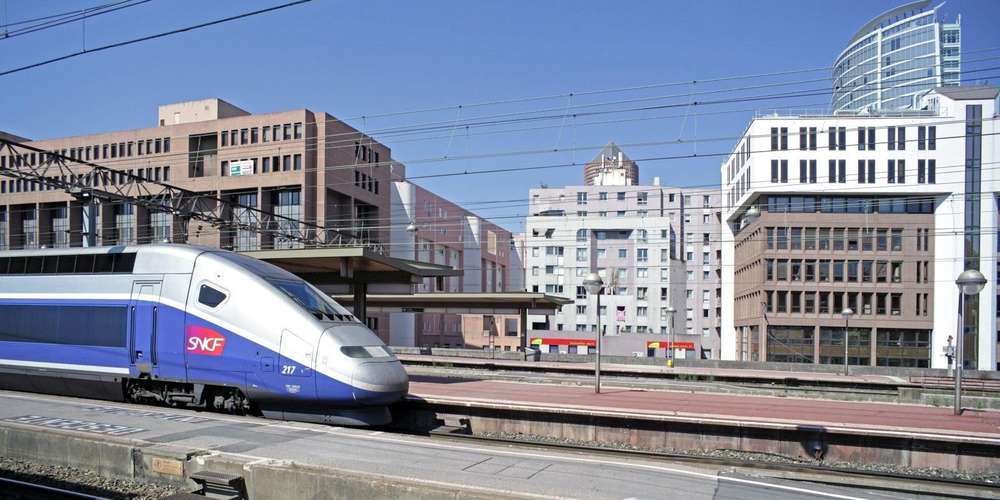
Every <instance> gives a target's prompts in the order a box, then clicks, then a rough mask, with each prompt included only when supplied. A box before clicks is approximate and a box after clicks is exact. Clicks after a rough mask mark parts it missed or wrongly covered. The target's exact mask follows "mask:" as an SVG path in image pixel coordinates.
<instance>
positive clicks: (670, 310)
mask: <svg viewBox="0 0 1000 500" xmlns="http://www.w3.org/2000/svg"><path fill="white" fill-rule="evenodd" d="M675 312H677V309H674V306H670V305H668V306H667V326H668V328H669V330H668V331H669V332H670V340H668V341H667V342H668V344H667V367H668V368H673V367H674V313H675Z"/></svg>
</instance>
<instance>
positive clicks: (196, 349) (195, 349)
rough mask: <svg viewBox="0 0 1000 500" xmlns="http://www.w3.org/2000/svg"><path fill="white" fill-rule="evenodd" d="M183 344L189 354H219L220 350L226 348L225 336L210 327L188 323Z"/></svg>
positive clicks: (220, 353)
mask: <svg viewBox="0 0 1000 500" xmlns="http://www.w3.org/2000/svg"><path fill="white" fill-rule="evenodd" d="M184 346H185V349H186V350H187V352H189V353H191V354H200V355H202V356H221V355H222V350H223V349H225V348H226V337H224V336H222V334H221V333H219V332H217V331H215V330H212V329H211V328H206V327H204V326H198V325H188V327H187V335H186V336H185V338H184Z"/></svg>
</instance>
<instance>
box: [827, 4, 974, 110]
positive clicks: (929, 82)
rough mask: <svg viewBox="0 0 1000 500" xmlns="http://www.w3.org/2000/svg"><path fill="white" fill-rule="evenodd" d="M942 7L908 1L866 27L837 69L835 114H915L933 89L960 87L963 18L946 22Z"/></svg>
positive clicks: (850, 44) (836, 63) (838, 60)
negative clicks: (921, 102) (918, 105)
mask: <svg viewBox="0 0 1000 500" xmlns="http://www.w3.org/2000/svg"><path fill="white" fill-rule="evenodd" d="M941 5H943V4H939V5H937V6H931V1H930V0H920V1H917V2H910V3H907V4H905V5H901V6H899V7H896V8H894V9H891V10H889V11H887V12H884V13H882V14H881V15H879V16H876V17H875V18H874V19H872V20H871V21H869V22H868V23H866V24H865V25H864V26H862V28H861V29H860V30H858V32H857V33H856V34H855V35H854V36H853V37H851V39H850V41H848V42H847V48H845V49H844V50H843V51H842V52H841V53H840V55H838V56H837V58H836V60H835V61H834V64H833V66H834V70H833V102H832V108H833V110H834V112H836V113H856V112H869V113H870V112H875V111H891V110H899V109H914V108H916V107H917V103H918V101H919V99H920V97H921V96H923V95H925V94H927V93H928V92H929V91H930V90H932V89H934V88H937V87H940V86H943V85H958V84H959V83H960V76H959V75H960V72H961V60H962V57H961V48H962V43H961V25H960V19H956V20H955V22H954V23H947V22H945V21H944V20H943V19H941V18H940V16H939V12H940V8H941Z"/></svg>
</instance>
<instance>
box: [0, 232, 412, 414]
mask: <svg viewBox="0 0 1000 500" xmlns="http://www.w3.org/2000/svg"><path fill="white" fill-rule="evenodd" d="M0 387H3V388H8V389H13V390H21V391H31V392H43V393H52V394H62V395H70V396H80V397H94V398H102V399H112V400H124V401H131V402H161V403H167V404H171V405H181V406H188V405H190V406H204V407H208V408H214V409H219V410H226V411H230V412H233V413H239V414H244V413H252V414H257V413H258V412H259V413H261V414H263V415H264V416H266V417H270V418H280V419H287V420H303V421H310V422H323V423H333V424H340V425H381V424H385V423H388V421H389V411H388V408H387V405H388V404H390V403H393V402H395V401H398V400H399V399H401V398H402V397H403V396H404V395H405V394H406V392H407V389H408V387H409V381H408V378H407V376H406V372H405V371H404V369H403V367H402V364H401V363H400V362H399V360H397V359H396V357H395V356H393V354H392V353H391V352H390V351H389V350H388V349H387V348H386V346H385V345H384V344H383V343H382V342H381V341H380V340H379V338H378V337H377V336H376V335H375V334H374V333H372V332H371V330H369V329H368V328H366V327H365V326H364V325H363V324H361V323H359V322H358V320H357V319H356V318H355V317H354V316H352V315H351V313H350V312H348V311H347V310H345V309H344V308H343V307H341V306H340V305H339V304H337V303H336V302H334V301H333V300H332V299H330V298H329V297H328V296H327V295H325V294H323V293H322V292H320V291H319V290H317V289H316V288H315V287H313V286H312V285H310V284H308V283H306V282H304V281H302V280H301V279H299V278H298V277H296V276H294V275H292V274H291V273H288V272H286V271H284V270H282V269H280V268H278V267H275V266H273V265H270V264H267V263H264V262H262V261H259V260H256V259H252V258H249V257H246V256H243V255H239V254H235V253H232V252H227V251H223V250H218V249H210V248H201V247H193V246H187V245H143V246H137V247H103V248H67V249H47V250H45V249H43V250H17V251H6V252H0Z"/></svg>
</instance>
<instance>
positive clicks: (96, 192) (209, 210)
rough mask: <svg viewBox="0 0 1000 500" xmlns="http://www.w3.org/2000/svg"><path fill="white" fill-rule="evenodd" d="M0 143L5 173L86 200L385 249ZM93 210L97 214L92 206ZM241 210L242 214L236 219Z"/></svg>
mask: <svg viewBox="0 0 1000 500" xmlns="http://www.w3.org/2000/svg"><path fill="white" fill-rule="evenodd" d="M0 148H2V149H5V150H6V151H7V152H8V153H9V154H10V155H11V156H10V157H9V158H8V162H7V163H6V164H2V163H0V175H2V176H6V177H9V178H12V179H21V180H23V181H26V182H33V183H36V184H37V185H39V186H46V187H47V188H48V189H58V190H62V191H65V192H67V193H69V194H71V195H73V196H74V197H75V198H77V199H78V200H81V201H83V202H84V203H92V202H93V201H94V200H101V201H107V202H125V203H133V204H135V205H137V206H141V207H143V208H146V209H148V210H151V211H157V212H166V213H170V214H172V215H174V216H176V217H180V218H181V219H182V220H184V221H185V223H186V222H188V221H192V220H195V221H201V222H205V223H207V224H209V225H211V226H212V227H215V228H218V229H220V230H230V231H237V230H245V231H252V232H255V233H258V234H261V235H268V236H271V237H272V238H274V239H275V240H285V241H287V242H290V243H296V244H298V243H301V244H302V245H305V246H314V247H332V246H365V247H370V248H372V249H374V250H375V251H376V252H380V253H382V252H384V249H383V248H382V247H381V246H380V245H378V244H373V243H371V242H370V241H368V240H367V239H366V238H362V237H360V236H358V235H357V234H355V233H353V232H351V231H349V230H345V229H338V228H327V227H323V226H320V225H317V224H313V223H310V222H306V221H302V220H300V219H295V218H291V217H286V216H283V215H278V214H275V213H273V212H267V211H264V210H260V209H258V208H256V207H251V206H246V205H241V204H239V203H234V202H232V201H227V200H224V199H222V198H219V197H216V196H214V195H212V194H210V193H202V192H195V191H190V190H187V189H183V188H179V187H177V186H174V185H171V184H168V183H167V182H164V181H159V180H153V179H150V178H147V176H144V175H142V173H143V172H144V171H145V170H144V169H136V170H134V172H136V173H133V171H128V170H116V169H113V168H110V167H106V166H102V165H99V164H96V163H92V162H90V161H84V160H81V159H78V158H71V157H68V156H65V155H62V154H59V153H56V152H52V151H46V150H44V149H40V148H36V147H34V146H29V145H27V144H23V143H20V142H16V141H12V140H9V139H4V138H3V137H0ZM32 153H34V154H35V155H37V157H36V158H35V161H33V162H28V161H26V158H27V155H30V154H32ZM15 159H16V161H15ZM90 212H91V216H92V214H93V211H90ZM236 214H239V215H240V217H239V218H240V219H243V220H237V218H236ZM186 225H187V224H185V226H186ZM89 227H90V228H91V229H90V231H89V233H90V234H89V237H90V238H93V236H94V233H95V230H94V229H93V228H94V227H96V226H95V225H94V224H93V221H91V225H90V226H89ZM185 229H186V228H185ZM186 238H187V234H186V231H185V239H186ZM91 241H92V240H91Z"/></svg>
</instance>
